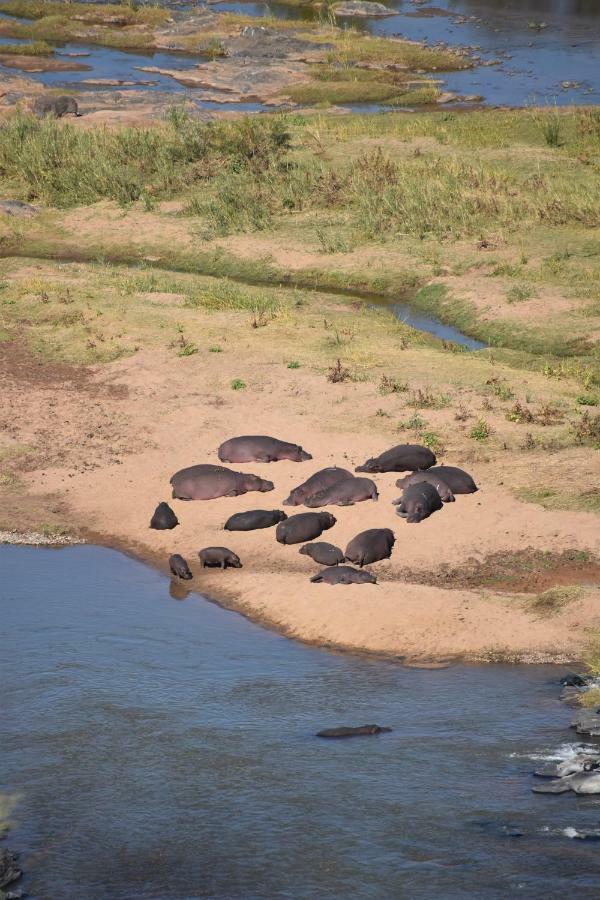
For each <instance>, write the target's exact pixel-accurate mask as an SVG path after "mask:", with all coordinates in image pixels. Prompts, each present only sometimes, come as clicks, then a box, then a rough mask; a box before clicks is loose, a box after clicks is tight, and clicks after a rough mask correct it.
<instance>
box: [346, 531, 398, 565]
mask: <svg viewBox="0 0 600 900" xmlns="http://www.w3.org/2000/svg"><path fill="white" fill-rule="evenodd" d="M395 542H396V538H395V537H394V532H393V531H392V530H391V528H367V530H366V531H361V532H360V534H357V535H356V537H353V538H352V540H351V541H350V543H349V544H348V546H347V547H346V559H347V560H349V561H350V562H353V563H355V564H356V565H357V566H360V567H361V569H362V567H363V566H364V565H368V564H369V563H374V562H377V561H378V560H380V559H388V558H389V557H390V556H391V555H392V547H393V546H394V544H395Z"/></svg>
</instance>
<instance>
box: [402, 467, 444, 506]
mask: <svg viewBox="0 0 600 900" xmlns="http://www.w3.org/2000/svg"><path fill="white" fill-rule="evenodd" d="M423 481H426V482H427V483H428V484H431V485H433V487H434V488H435V489H436V491H437V492H438V494H439V495H440V497H441V499H442V502H443V503H454V499H455V498H454V494H453V493H452V491H451V490H450V488H449V487H448V485H447V484H446V482H445V481H442V479H441V478H440V477H439V476H438V475H436V466H434V467H433V469H426V470H425V471H424V472H413V473H412V475H407V476H406V478H399V479H398V481H397V482H396V485H397V486H398V487H403V488H407V487H408V486H409V485H411V484H419V483H421V482H423ZM392 503H393V504H394V506H398V505H399V504H400V503H402V497H399V498H398V499H397V500H392Z"/></svg>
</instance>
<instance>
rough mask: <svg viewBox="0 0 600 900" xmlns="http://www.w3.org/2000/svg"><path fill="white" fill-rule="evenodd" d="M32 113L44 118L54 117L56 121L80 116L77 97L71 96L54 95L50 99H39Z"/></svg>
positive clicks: (35, 102) (34, 104)
mask: <svg viewBox="0 0 600 900" xmlns="http://www.w3.org/2000/svg"><path fill="white" fill-rule="evenodd" d="M32 112H33V114H34V116H39V117H40V118H43V117H44V116H54V118H55V119H62V117H63V116H78V115H79V114H80V113H79V107H78V106H77V100H76V99H75V97H71V96H70V95H69V94H60V95H59V96H58V97H57V96H56V94H52V95H51V96H49V97H37V98H36V100H35V101H34V103H33V107H32Z"/></svg>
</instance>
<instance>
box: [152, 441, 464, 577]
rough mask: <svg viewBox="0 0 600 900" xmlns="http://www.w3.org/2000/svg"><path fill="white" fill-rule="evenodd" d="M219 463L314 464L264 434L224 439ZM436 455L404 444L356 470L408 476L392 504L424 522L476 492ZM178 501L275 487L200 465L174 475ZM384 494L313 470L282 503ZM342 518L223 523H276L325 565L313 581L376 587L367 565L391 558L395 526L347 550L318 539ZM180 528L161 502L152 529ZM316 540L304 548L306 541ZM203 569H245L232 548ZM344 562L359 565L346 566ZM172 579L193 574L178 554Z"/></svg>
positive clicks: (213, 551)
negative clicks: (460, 497)
mask: <svg viewBox="0 0 600 900" xmlns="http://www.w3.org/2000/svg"><path fill="white" fill-rule="evenodd" d="M218 456H219V460H220V461H221V462H227V463H248V462H261V463H271V462H277V461H279V460H290V461H292V462H308V461H309V460H311V459H312V456H311V455H310V453H307V452H306V451H305V450H303V448H302V447H301V446H299V445H298V444H291V443H288V442H287V441H282V440H279V439H278V438H273V437H268V436H266V435H246V436H243V437H234V438H231V439H230V440H227V441H225V442H224V443H223V444H221V446H220V447H219V450H218ZM436 463H437V460H436V457H435V454H434V453H432V451H431V450H429V449H428V448H427V447H422V446H420V445H418V444H399V445H398V446H396V447H392V448H391V449H390V450H386V451H385V452H384V453H381V454H380V455H379V456H377V457H373V458H371V459H368V460H366V462H365V463H363V465H361V466H357V467H356V469H355V471H356V472H361V473H363V472H366V473H386V472H409V473H410V474H409V475H406V476H404V477H403V478H400V479H398V481H397V482H396V485H397V487H400V488H402V495H401V496H400V497H399V498H398V499H397V500H394V501H393V503H394V505H395V506H396V513H397V515H399V516H401V517H402V518H404V519H406V521H407V522H409V523H417V522H421V521H423V519H426V518H427V517H428V516H430V515H432V513H434V512H436V511H437V510H439V509H441V508H442V505H443V503H451V502H453V501H454V499H455V494H472V493H474V492H475V491H477V490H478V488H477V485H476V484H475V482H474V480H473V478H472V477H471V476H470V475H469V474H468V473H467V472H465V471H463V470H462V469H459V468H457V467H455V466H438V465H436ZM170 482H171V485H172V488H173V492H172V496H173V497H174V498H175V499H178V500H214V499H217V498H219V497H237V496H240V495H241V494H246V493H248V492H249V491H258V492H261V493H265V492H268V491H272V490H274V488H275V485H274V484H273V482H272V481H267V480H266V479H264V478H262V477H261V476H259V475H253V474H249V473H246V472H237V471H235V470H233V469H229V468H227V467H225V466H222V465H216V464H213V463H201V464H199V465H194V466H189V467H188V468H185V469H180V470H179V471H178V472H176V473H175V474H174V475H173V476H172V477H171V480H170ZM378 496H379V495H378V491H377V486H376V484H375V482H374V481H373V480H372V479H370V478H365V477H362V476H356V475H354V474H353V473H352V472H349V471H348V470H347V469H342V468H340V467H338V466H328V467H327V468H325V469H320V470H319V471H318V472H315V473H314V474H313V475H311V476H310V478H308V479H307V480H306V481H304V482H303V483H302V484H300V485H298V487H295V488H294V489H293V490H292V491H291V493H290V495H289V497H288V498H287V499H286V500H284V501H283V505H284V506H306V507H308V508H309V509H319V508H320V507H324V506H352V505H353V504H354V503H358V502H361V501H364V500H377V499H378ZM336 521H337V519H336V518H335V516H334V515H332V514H331V513H330V512H326V511H323V510H321V511H318V512H304V513H297V514H295V515H291V516H288V515H287V514H286V513H285V512H284V511H283V510H279V509H272V510H265V509H255V510H249V511H247V512H240V513H234V514H233V515H232V516H230V518H229V519H228V520H227V521H226V522H225V525H224V530H225V531H254V530H256V529H262V528H271V527H273V526H275V537H276V539H277V541H278V542H279V543H280V544H284V545H289V544H302V545H303V546H302V547H300V550H299V552H300V553H302V554H304V555H306V556H310V557H311V559H313V560H314V561H315V562H316V563H319V564H320V565H322V566H325V567H326V568H324V569H322V571H320V572H318V573H317V574H315V575H313V576H312V578H311V579H310V580H311V581H312V582H323V583H325V584H375V583H376V581H377V579H376V577H375V575H373V574H372V573H371V572H368V571H365V570H363V566H365V565H369V564H371V563H375V562H378V561H379V560H382V559H388V558H389V557H390V556H391V553H392V548H393V546H394V543H395V536H394V532H393V531H392V530H391V529H390V528H369V529H367V530H366V531H362V532H360V533H359V534H357V535H356V536H355V537H354V538H352V540H351V541H350V542H349V543H348V545H347V547H346V549H345V551H343V552H342V550H341V549H340V548H339V547H336V546H334V545H333V544H329V543H326V542H321V541H315V539H316V538H318V537H320V536H321V534H322V533H323V532H324V531H327V530H329V529H330V528H333V526H334V525H335V524H336ZM178 524H179V522H178V519H177V516H176V515H175V513H174V512H173V510H172V509H171V507H170V506H169V505H168V503H166V502H164V501H163V502H162V503H160V504H159V505H158V506H157V508H156V510H155V512H154V515H153V516H152V520H151V522H150V527H151V528H156V529H170V528H175V526H177V525H178ZM307 541H308V542H310V543H305V542H307ZM198 555H199V558H200V562H201V564H202V567H203V568H204V567H219V568H221V569H225V568H227V567H233V568H241V566H242V563H241V560H240V558H239V556H238V555H237V553H235V552H234V551H233V550H230V549H229V548H227V547H205V548H204V549H202V550H200V551H199V554H198ZM345 562H351V563H354V566H358V568H355V567H354V566H348V565H343V563H345ZM169 566H170V569H171V572H172V573H173V575H175V576H177V577H178V578H182V579H186V580H187V579H190V578H192V577H193V575H192V572H191V570H190V568H189V565H188V563H187V561H186V560H185V559H184V558H183V557H182V556H180V555H179V554H174V555H173V556H171V557H170V559H169Z"/></svg>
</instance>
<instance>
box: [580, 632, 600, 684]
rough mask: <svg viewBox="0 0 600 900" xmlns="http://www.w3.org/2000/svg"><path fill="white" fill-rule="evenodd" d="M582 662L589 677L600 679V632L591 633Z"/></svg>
mask: <svg viewBox="0 0 600 900" xmlns="http://www.w3.org/2000/svg"><path fill="white" fill-rule="evenodd" d="M583 662H584V663H585V666H586V668H587V670H588V672H589V674H590V675H593V676H594V677H595V678H598V677H600V632H598V631H592V632H591V633H590V637H589V640H588V645H587V647H586V650H585V653H584V655H583Z"/></svg>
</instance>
